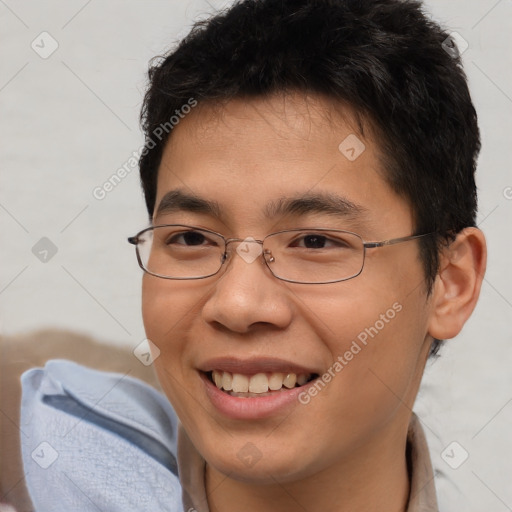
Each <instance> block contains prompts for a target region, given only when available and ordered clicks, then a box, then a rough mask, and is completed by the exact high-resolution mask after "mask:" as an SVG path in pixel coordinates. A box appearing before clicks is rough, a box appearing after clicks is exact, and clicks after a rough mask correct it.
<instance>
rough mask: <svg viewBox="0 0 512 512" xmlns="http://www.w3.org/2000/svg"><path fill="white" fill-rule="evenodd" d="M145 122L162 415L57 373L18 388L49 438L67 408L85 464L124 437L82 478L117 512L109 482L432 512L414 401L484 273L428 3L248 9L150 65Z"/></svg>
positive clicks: (150, 298) (458, 82)
mask: <svg viewBox="0 0 512 512" xmlns="http://www.w3.org/2000/svg"><path fill="white" fill-rule="evenodd" d="M143 124H144V129H145V134H146V146H145V148H144V150H143V151H142V155H141V161H140V169H141V179H142V185H143V189H144V193H145V198H146V204H147V207H148V213H149V217H150V223H151V227H150V228H148V229H146V230H144V231H142V232H140V233H139V234H138V235H136V236H134V237H132V238H130V241H131V242H132V243H133V244H135V245H136V246H137V255H138V258H139V264H140V265H141V266H142V268H143V269H144V270H145V271H146V272H145V274H144V279H143V317H144V324H145V328H146V333H147V337H148V339H150V340H151V342H152V344H151V347H152V351H153V357H154V361H155V362H154V364H155V368H156V370H157V374H158V377H159V381H160V383H161V385H162V388H163V390H164V391H165V394H166V395H167V398H168V399H169V401H170V403H171V404H172V408H173V410H171V409H170V408H169V407H168V405H167V404H166V403H164V401H163V400H162V399H161V397H159V396H156V394H154V393H152V392H150V391H149V390H148V389H146V388H143V387H142V386H140V385H137V384H136V383H135V382H127V381H126V379H125V381H124V383H122V382H121V383H120V382H119V381H117V382H116V384H112V383H113V382H114V381H113V380H112V379H113V377H112V376H109V377H108V379H107V377H102V376H101V374H99V373H96V372H91V371H90V370H85V369H80V368H77V367H75V366H73V367H71V366H67V367H66V365H65V363H60V365H61V366H60V367H59V364H57V363H54V364H53V366H52V365H50V367H48V368H47V369H46V370H45V371H43V370H37V371H35V372H34V371H33V372H32V373H30V374H26V376H25V381H24V382H25V403H26V408H28V409H30V407H32V409H33V410H36V409H37V407H40V408H41V409H40V412H39V416H38V417H39V418H41V419H42V420H44V421H43V423H44V425H45V429H43V430H45V431H46V433H47V434H48V432H49V431H50V430H51V428H52V426H53V427H55V425H58V426H60V429H61V432H60V433H59V435H58V436H57V435H56V436H55V437H54V438H53V443H55V444H60V446H61V447H62V446H63V445H62V443H63V438H64V437H65V436H67V435H68V434H69V432H67V430H66V429H65V428H63V427H62V424H63V422H64V423H65V422H66V421H68V418H69V417H71V416H74V417H75V418H76V417H77V416H78V417H80V418H82V419H85V421H82V422H80V423H79V427H77V428H83V429H90V430H87V432H88V433H89V434H87V435H89V436H90V439H87V440H86V443H85V445H86V446H88V447H89V448H87V449H88V450H90V452H91V453H92V452H94V454H95V456H94V457H95V459H94V460H95V461H96V465H98V460H100V461H101V460H103V457H104V456H105V455H104V451H103V448H104V447H105V446H106V445H108V444H109V443H113V444H115V448H111V450H112V453H110V455H109V457H110V460H112V461H113V462H112V464H113V465H114V466H115V467H116V472H115V474H114V476H113V477H112V473H108V475H110V476H111V477H112V478H113V480H114V481H113V482H110V483H111V486H110V489H109V491H108V492H106V491H105V492H103V491H99V490H98V489H99V488H101V485H103V484H102V478H106V476H105V475H106V474H105V473H102V476H101V477H100V476H98V475H95V474H94V472H93V471H91V473H90V474H89V477H90V479H92V480H93V481H95V482H96V484H95V485H93V486H92V488H91V484H90V483H89V480H87V478H85V477H84V478H82V480H81V483H77V481H76V480H73V485H74V486H75V487H79V488H80V492H81V493H82V494H83V495H86V496H87V498H88V500H89V501H91V502H93V503H95V504H96V506H98V503H107V505H105V506H106V508H107V509H108V510H114V509H116V508H115V507H114V506H113V505H112V504H113V503H115V504H116V506H117V505H118V504H119V503H120V501H119V500H120V498H117V497H116V498H114V497H112V496H115V495H116V493H120V489H121V488H124V492H125V493H128V494H129V495H130V496H132V499H131V501H130V500H128V503H129V504H128V505H127V504H126V503H123V507H125V508H124V510H128V509H129V510H141V509H144V510H182V509H183V510H187V511H192V510H196V511H197V512H207V511H210V512H232V511H238V510H244V511H245V512H253V511H259V510H266V511H268V512H278V511H279V512H291V511H295V510H308V511H316V510H322V511H325V512H335V511H339V510H346V511H351V512H357V511H365V512H371V511H377V510H378V511H389V512H404V511H408V512H420V511H421V512H423V511H434V510H438V509H437V504H436V496H435V487H434V480H433V474H432V467H431V463H430V458H429V455H428V449H427V446H426V443H425V439H424V435H423V431H422V427H421V425H420V421H419V420H418V418H416V416H415V415H414V414H413V413H412V407H413V404H414V400H415V397H416V394H417V391H418V388H419V385H420V382H421V377H422V373H423V370H424V366H425V363H426V361H427V358H428V357H429V354H432V353H434V352H436V351H437V349H438V348H439V344H440V343H441V341H440V340H444V339H448V338H452V337H454V336H456V335H457V334H458V333H459V331H460V330H461V328H462V326H463V325H464V323H465V321H466V320H467V319H468V317H469V316H470V314H471V312H472V311H473V309H474V306H475V304H476V301H477V298H478V295H479V291H480V285H481V282H482V278H483V273H484V270H485V261H486V248H485V240H484V236H483V234H482V233H481V232H480V231H479V230H478V229H477V228H476V227H475V213H476V190H475V183H474V171H475V165H476V158H477V155H478V152H479V148H480V143H479V134H478V127H477V120H476V114H475V111H474V108H473V105H472V103H471V99H470V96H469V92H468V88H467V84H466V80H465V76H464V74H463V71H462V69H461V66H460V59H459V57H458V56H457V53H456V48H454V46H453V43H452V42H451V40H450V38H449V35H448V33H446V32H444V31H443V30H442V29H441V28H440V27H438V26H437V25H436V24H434V23H433V22H432V21H430V20H429V19H428V18H427V17H426V16H425V15H424V13H423V12H422V10H421V6H420V4H419V3H417V2H409V1H398V0H373V1H371V0H366V1H358V2H353V1H348V0H347V1H343V0H245V1H241V2H238V3H236V4H235V5H234V6H233V7H231V8H230V9H229V10H227V11H226V12H224V13H221V14H219V15H218V16H216V17H214V18H212V19H210V20H209V21H207V22H203V23H200V24H198V25H197V26H196V27H195V28H194V29H193V31H192V32H191V33H190V34H189V36H187V37H186V38H185V39H184V41H183V42H182V43H181V44H180V45H179V46H178V48H177V49H175V50H174V51H173V52H172V53H170V54H169V55H168V56H166V57H165V58H164V59H162V60H161V61H160V62H158V63H157V64H156V65H155V66H154V67H153V68H152V69H151V72H150V86H149V90H148V93H147V95H146V99H145V103H144V109H143ZM102 379H103V384H101V382H102ZM109 379H110V380H109ZM85 380H88V382H93V381H94V382H96V384H94V385H92V384H91V386H93V387H94V389H93V390H92V391H91V390H88V393H89V395H88V396H87V392H86V391H85V387H84V386H83V385H82V384H80V383H81V382H84V381H85ZM113 386H117V391H116V390H114V391H112V387H113ZM125 388H126V390H125ZM103 390H104V391H105V392H106V393H110V392H112V393H114V394H115V393H117V395H116V400H112V402H113V403H116V404H117V405H116V406H115V407H114V406H111V407H110V408H109V407H107V406H103V407H102V408H99V407H97V404H98V401H99V400H100V399H101V396H102V395H101V393H102V391H103ZM123 390H125V391H123ZM36 395H37V396H36ZM63 396H65V398H64V399H63V398H62V397H63ZM34 397H35V398H34ZM37 397H39V398H37ZM55 397H57V398H55ZM59 397H61V398H59ZM96 400H97V401H96ZM34 403H35V404H36V405H37V407H36V405H33V404H34ZM77 404H81V405H77ZM119 404H124V405H125V406H126V408H123V407H121V406H120V405H119ZM43 407H46V408H45V409H43ZM80 407H85V409H80ZM112 409H115V414H114V413H112ZM37 410H39V409H37ZM80 410H85V411H86V414H85V413H84V414H83V415H82V416H81V415H80ZM126 411H128V412H126ZM173 411H175V412H176V414H177V416H178V418H179V425H178V424H177V423H176V419H175V417H174V415H173V414H174V413H173ZM25 414H28V413H25ZM105 417H108V420H109V421H105ZM48 418H50V419H48ZM134 418H135V420H134ZM109 422H110V423H109ZM128 427H129V428H131V429H132V431H130V432H129V433H126V429H127V428H128ZM133 430H135V431H136V432H138V434H137V433H134V432H133ZM63 432H64V433H63ZM66 432H67V433H66ZM92 432H94V433H95V434H94V435H93V434H92ZM141 432H142V433H143V434H144V435H142V434H141ZM64 434H65V435H64ZM176 434H177V439H176ZM144 436H146V437H144ZM40 438H41V436H40ZM105 439H106V440H105ZM119 439H121V441H120V440H119ZM123 443H124V444H123ZM50 444H52V443H50ZM98 445H101V446H102V449H101V450H98V449H97V446H98ZM52 446H53V445H52ZM66 446H68V448H61V452H64V453H71V452H72V451H73V450H72V449H71V448H69V439H68V445H66ZM87 449H86V448H82V450H86V451H87ZM66 450H67V451H66ZM123 450H124V451H125V452H126V453H127V452H130V455H129V456H127V459H126V458H123V455H122V454H123ZM133 450H135V452H134V451H133ZM137 450H138V452H137ZM56 451H58V448H57V449H56ZM176 452H177V453H176ZM28 453H29V452H28V447H27V448H26V449H25V460H26V461H27V462H26V464H27V465H28V462H30V461H29V460H28V459H29V456H28V455H27V454H28ZM137 454H138V455H137ZM175 455H176V458H177V470H176V468H175V467H174V456H175ZM62 457H63V458H65V455H64V456H62ZM83 458H84V460H87V455H84V456H83ZM127 460H128V461H132V460H133V463H132V462H127ZM61 463H62V464H65V462H61ZM99 465H100V467H103V466H102V463H100V464H99ZM62 467H65V466H62ZM134 467H135V469H134ZM56 471H57V470H54V474H57V473H56ZM134 471H135V472H136V473H137V474H139V476H140V479H139V480H137V478H135V479H134V477H133V475H132V474H131V473H133V472H134ZM119 474H121V475H122V476H119ZM73 476H74V475H73ZM78 477H79V475H77V478H78ZM45 478H46V481H48V476H46V477H45ZM55 478H57V477H55ZM123 478H124V480H123ZM178 478H179V481H178ZM70 480H71V479H70ZM40 481H44V479H43V477H40V480H38V479H37V477H33V480H32V484H31V485H32V487H31V492H32V494H33V496H35V501H37V502H38V503H39V504H41V506H43V505H42V504H43V503H44V499H43V495H44V493H45V492H47V493H51V492H52V491H51V490H41V486H40V484H38V482H40ZM127 482H129V484H127ZM134 482H135V484H134ZM30 483H31V482H30V477H29V484H30ZM65 484H66V487H67V488H68V491H66V492H68V494H66V493H62V494H63V495H66V496H68V498H66V499H67V501H66V506H67V507H68V508H66V510H75V509H76V510H85V509H86V508H84V507H86V506H88V505H86V501H85V500H84V499H83V497H82V508H80V507H78V505H76V503H78V502H79V501H80V496H79V493H78V492H76V491H75V490H74V488H73V487H72V485H71V484H69V483H68V482H65ZM38 485H39V487H38ZM133 485H136V486H138V487H139V488H140V489H143V490H142V491H140V493H139V497H140V495H143V496H144V499H145V500H146V501H144V502H142V501H139V502H138V503H137V502H136V501H137V500H136V499H135V498H133V496H134V495H135V493H134V492H133ZM98 486H99V487H98ZM123 486H124V487H123ZM49 488H50V489H51V488H52V487H51V486H50V487H49ZM127 489H128V490H127ZM38 493H39V499H38V496H37V494H38ZM107 495H108V496H110V497H108V496H107ZM69 496H72V498H69ZM48 499H49V494H48ZM116 500H117V501H116ZM70 507H71V508H70ZM73 507H75V508H73ZM89 507H90V505H89ZM130 507H131V508H130ZM42 509H43V508H41V510H42ZM90 509H91V510H93V508H92V507H90ZM119 509H121V508H119Z"/></svg>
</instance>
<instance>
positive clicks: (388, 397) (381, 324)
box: [301, 280, 427, 426]
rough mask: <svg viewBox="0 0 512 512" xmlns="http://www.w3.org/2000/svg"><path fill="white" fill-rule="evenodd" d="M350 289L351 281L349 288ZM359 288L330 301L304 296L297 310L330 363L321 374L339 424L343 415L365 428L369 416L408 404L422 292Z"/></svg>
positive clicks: (423, 326)
mask: <svg viewBox="0 0 512 512" xmlns="http://www.w3.org/2000/svg"><path fill="white" fill-rule="evenodd" d="M344 284H345V285H348V284H349V283H348V282H346V283H344ZM355 285H356V282H355V280H354V282H353V284H352V283H351V284H350V286H349V288H351V287H352V286H355ZM358 286H359V293H357V294H356V293H355V292H356V290H348V289H344V290H343V291H341V290H340V291H339V293H334V294H333V296H332V297H331V296H326V295H324V296H323V297H322V298H321V297H320V296H319V297H309V298H308V299H307V300H305V301H304V308H303V311H301V315H303V316H305V317H306V316H307V322H308V323H309V324H310V325H314V326H315V328H314V329H315V331H316V333H317V336H318V337H319V338H321V339H322V340H323V341H324V345H325V346H326V347H327V349H328V352H329V357H330V358H331V361H332V363H331V364H330V366H329V369H328V371H327V372H326V374H324V375H325V379H326V381H328V384H327V386H326V388H325V390H326V391H327V393H326V395H325V398H327V394H328V395H330V396H329V401H332V403H337V404H340V407H339V409H338V411H339V415H340V416H341V420H343V421H345V420H346V415H347V414H350V416H352V417H354V418H357V421H355V422H353V423H352V425H354V426H356V425H358V424H368V421H367V420H368V418H369V417H370V416H372V415H374V414H376V415H377V416H381V418H384V417H385V416H389V414H391V413H392V411H394V410H396V408H397V407H399V406H400V405H401V404H402V403H403V402H405V403H408V405H410V406H412V403H409V397H413V396H414V394H415V393H414V387H415V383H416V380H417V379H416V377H417V376H418V375H421V369H422V364H421V357H422V355H423V354H424V348H425V336H426V330H427V313H426V309H425V297H424V296H423V295H422V293H421V292H419V291H417V292H413V293H409V294H408V295H404V294H403V293H402V290H401V289H400V288H399V289H394V290H393V288H391V287H384V288H381V289H380V291H378V290H371V291H370V290H367V292H368V293H361V292H362V286H363V283H362V282H360V283H359V284H358ZM383 290H384V291H383ZM351 292H353V293H351ZM321 394H322V395H323V394H324V391H323V390H322V392H321ZM412 399H413V398H412ZM402 400H403V402H402ZM365 418H366V419H365Z"/></svg>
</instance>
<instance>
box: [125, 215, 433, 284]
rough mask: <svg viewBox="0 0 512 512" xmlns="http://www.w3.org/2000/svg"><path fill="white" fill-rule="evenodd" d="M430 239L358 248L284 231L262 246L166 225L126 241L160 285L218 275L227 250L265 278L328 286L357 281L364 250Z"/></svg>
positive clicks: (310, 232)
mask: <svg viewBox="0 0 512 512" xmlns="http://www.w3.org/2000/svg"><path fill="white" fill-rule="evenodd" d="M432 234H433V233H425V234H422V235H412V236H405V237H401V238H394V239H392V240H383V241H381V242H364V241H363V239H362V238H361V236H360V235H357V234H356V233H351V232H350V231H343V230H339V229H328V228H312V229H289V230H285V231H278V232H277V233H272V234H270V235H267V236H266V237H265V238H264V239H263V240H255V239H253V238H245V239H242V238H225V237H224V236H222V235H221V234H220V233H216V232H215V231H210V230H208V229H202V228H197V227H194V226H187V225H183V224H169V225H164V226H153V227H150V228H147V229H144V230H142V231H141V232H140V233H138V234H137V235H135V236H132V237H130V238H128V242H130V243H131V244H133V245H135V246H136V253H137V260H138V262H139V266H140V267H141V268H142V269H143V270H144V271H146V272H147V273H148V274H151V275H153V276H156V277H161V278H163V279H205V278H207V277H211V276H214V275H215V274H217V273H219V271H220V270H221V268H222V266H223V265H224V264H225V263H226V261H227V260H228V257H229V256H230V254H228V245H229V244H231V243H233V242H240V244H239V245H238V247H237V249H236V252H237V253H238V254H239V255H240V256H241V257H242V258H243V259H244V260H246V261H247V262H248V263H251V262H253V261H255V260H256V259H258V258H259V256H260V255H261V256H262V257H263V261H264V262H265V264H266V265H267V267H268V268H269V270H270V272H271V273H272V274H273V275H274V276H275V277H277V278H278V279H281V280H283V281H288V282H290V283H300V284H328V283H337V282H339V281H346V280H348V279H352V278H354V277H356V276H358V275H359V274H360V273H361V272H362V270H363V267H364V261H365V256H366V250H367V249H376V248H378V247H384V246H387V245H394V244H399V243H402V242H407V241H409V240H415V239H418V238H422V237H425V236H428V235H432Z"/></svg>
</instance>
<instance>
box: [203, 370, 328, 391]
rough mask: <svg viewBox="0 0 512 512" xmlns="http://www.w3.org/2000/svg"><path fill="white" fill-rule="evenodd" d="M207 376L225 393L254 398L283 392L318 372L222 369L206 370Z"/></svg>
mask: <svg viewBox="0 0 512 512" xmlns="http://www.w3.org/2000/svg"><path fill="white" fill-rule="evenodd" d="M206 376H207V378H208V379H209V380H210V382H212V383H213V384H215V386H217V388H218V389H220V390H221V391H223V392H224V393H226V394H228V395H231V396H235V397H239V398H254V397H263V396H269V395H273V394H275V393H282V392H283V391H288V390H290V389H294V388H296V387H301V386H304V385H306V384H308V383H309V382H311V381H312V380H314V379H316V378H317V377H318V375H317V374H316V373H308V374H296V373H291V372H288V373H281V372H272V373H256V374H254V375H245V374H242V373H231V372H225V371H222V370H213V371H210V372H206Z"/></svg>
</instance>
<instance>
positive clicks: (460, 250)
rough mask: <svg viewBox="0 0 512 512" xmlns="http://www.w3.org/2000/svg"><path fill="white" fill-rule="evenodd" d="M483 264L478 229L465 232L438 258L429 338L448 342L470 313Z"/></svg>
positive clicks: (482, 239)
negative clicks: (438, 263)
mask: <svg viewBox="0 0 512 512" xmlns="http://www.w3.org/2000/svg"><path fill="white" fill-rule="evenodd" d="M486 262H487V248H486V243H485V237H484V234H483V233H482V231H480V230H479V229H478V228H473V227H470V228H466V229H464V230H462V231H461V232H460V233H458V235H457V237H456V239H455V240H454V241H453V242H452V243H451V244H450V245H449V246H448V247H447V248H446V249H443V250H442V252H441V254H440V266H439V272H438V275H437V277H436V281H435V283H434V289H433V291H432V299H431V313H430V320H429V334H430V335H431V336H433V337H434V338H437V339H450V338H453V337H455V336H456V335H457V334H458V333H459V332H460V331H461V330H462V327H463V326H464V324H465V323H466V321H467V319H468V318H469V317H470V315H471V313H472V312H473V310H474V308H475V305H476V302H477V300H478V296H479V295H480V288H481V286H482V281H483V278H484V273H485V267H486Z"/></svg>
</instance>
